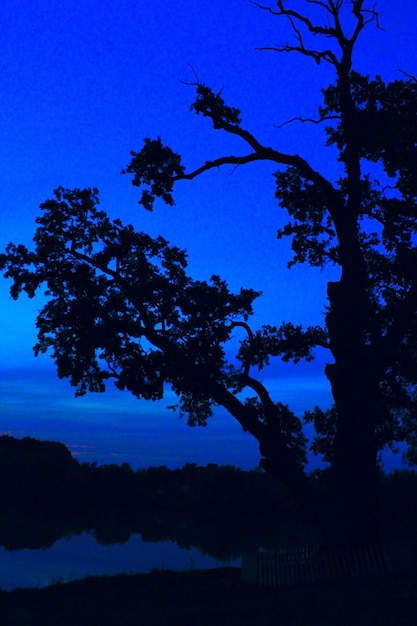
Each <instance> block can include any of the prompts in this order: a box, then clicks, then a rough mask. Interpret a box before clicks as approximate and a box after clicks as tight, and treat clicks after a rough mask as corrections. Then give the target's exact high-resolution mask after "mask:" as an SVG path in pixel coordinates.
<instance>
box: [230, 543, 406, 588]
mask: <svg viewBox="0 0 417 626" xmlns="http://www.w3.org/2000/svg"><path fill="white" fill-rule="evenodd" d="M416 568H417V549H416V545H415V544H410V543H396V544H386V545H382V544H381V545H379V544H378V545H371V546H355V547H339V548H334V547H330V546H297V547H283V548H279V549H277V550H275V551H274V552H256V553H249V554H243V558H242V576H243V580H244V581H245V582H247V583H251V584H255V585H258V586H261V587H291V586H294V585H303V584H310V583H316V582H339V581H347V580H366V579H373V578H384V577H386V576H389V575H393V574H397V573H401V572H405V571H411V570H413V569H416Z"/></svg>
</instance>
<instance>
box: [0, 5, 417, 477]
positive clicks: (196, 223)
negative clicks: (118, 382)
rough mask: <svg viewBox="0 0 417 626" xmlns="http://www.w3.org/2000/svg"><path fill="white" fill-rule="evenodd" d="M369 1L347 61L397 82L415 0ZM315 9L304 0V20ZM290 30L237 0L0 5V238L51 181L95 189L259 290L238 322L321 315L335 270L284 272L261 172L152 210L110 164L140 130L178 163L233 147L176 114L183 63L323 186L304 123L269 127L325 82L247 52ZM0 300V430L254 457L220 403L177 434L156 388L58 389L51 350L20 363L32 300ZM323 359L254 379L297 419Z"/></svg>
mask: <svg viewBox="0 0 417 626" xmlns="http://www.w3.org/2000/svg"><path fill="white" fill-rule="evenodd" d="M304 4H305V3H304V2H302V1H301V0H300V1H299V2H296V1H294V2H293V3H292V5H291V6H293V7H294V8H295V9H297V8H300V9H302V8H303V5H304ZM345 4H346V6H348V4H349V3H348V2H346V3H345ZM271 6H273V3H271ZM377 8H378V10H379V16H380V24H381V26H382V27H383V28H384V29H385V30H378V29H376V28H375V27H374V25H370V26H368V27H367V29H366V30H365V31H364V32H363V34H362V37H361V39H360V40H359V42H358V45H357V47H356V50H355V56H354V62H355V68H356V69H357V70H358V71H360V72H363V73H369V74H370V75H371V76H373V75H375V74H376V73H379V74H380V75H382V77H383V79H384V80H387V81H389V80H393V79H395V78H401V74H400V73H399V71H398V70H399V69H401V70H404V71H405V72H409V73H412V74H416V68H415V52H416V44H415V42H416V35H417V32H416V31H417V26H416V25H417V3H416V2H415V1H414V0H400V1H399V2H396V3H395V4H393V3H392V2H390V1H389V0H379V2H378V3H377ZM312 9H313V10H312ZM317 9H318V7H314V6H313V5H309V11H310V10H312V11H311V14H312V15H314V14H316V13H317ZM291 37H292V34H291V31H290V29H289V26H288V23H287V22H286V20H284V19H282V18H277V17H275V18H274V17H273V16H271V15H269V14H268V13H267V12H265V11H261V10H259V9H258V8H256V7H255V6H254V5H253V4H251V3H250V2H248V1H247V0H228V2H223V1H222V0H212V1H211V2H210V3H206V2H204V3H203V2H195V1H192V0H179V1H176V2H174V1H172V0H164V1H163V2H162V1H160V0H155V1H153V2H145V1H144V0H142V1H134V0H117V1H115V0H107V1H106V0H100V1H98V0H80V2H76V3H75V2H74V3H68V2H64V1H63V0H48V1H46V0H38V1H37V2H36V1H31V2H29V1H28V0H26V1H25V0H2V3H1V5H0V43H1V55H0V66H1V67H0V90H1V91H0V93H1V101H0V116H1V120H0V154H1V168H2V185H1V186H0V248H1V249H3V248H4V247H5V245H6V244H7V243H8V242H9V241H15V242H21V243H25V244H26V245H30V243H31V238H32V236H33V234H34V229H35V224H34V220H35V218H36V216H37V215H38V214H39V208H38V207H39V204H40V203H41V202H42V201H44V200H45V199H47V198H49V197H51V195H52V190H53V189H54V188H56V187H57V186H58V185H63V186H64V187H81V188H82V187H85V186H95V187H98V188H99V190H100V197H101V202H102V207H103V208H104V209H105V210H107V211H108V213H109V214H110V215H111V216H112V217H116V216H117V217H121V218H122V219H123V220H124V221H126V222H127V221H128V222H131V223H133V224H134V225H135V227H137V229H139V230H144V231H147V232H149V233H151V234H154V235H157V234H162V235H164V236H165V237H166V238H167V239H168V240H170V241H171V242H172V243H174V244H176V245H178V246H180V247H184V248H186V249H187V250H188V253H189V261H190V272H191V274H192V275H193V276H194V277H196V278H208V277H209V276H210V275H211V274H212V273H218V274H220V275H221V276H222V277H223V278H225V279H226V280H227V281H228V283H229V286H230V287H231V288H233V289H238V288H239V287H240V286H245V287H253V288H254V289H258V290H262V291H263V296H262V297H261V298H260V299H259V301H258V303H257V305H256V310H255V316H254V319H253V322H252V324H253V326H254V328H256V327H258V326H259V325H261V324H263V323H272V324H280V323H281V321H283V320H291V321H293V322H294V323H303V324H320V323H321V322H322V321H323V314H324V307H325V288H326V281H327V280H328V279H329V278H330V277H332V276H337V273H335V271H334V270H332V269H331V268H330V269H329V270H327V271H325V272H320V271H318V270H313V269H311V268H307V267H297V268H294V269H293V270H291V271H288V270H287V262H288V260H289V259H290V251H289V242H283V241H279V242H278V241H277V240H276V231H277V228H279V227H280V226H282V225H283V224H284V223H285V222H286V217H285V213H284V212H283V211H280V210H279V208H278V207H277V204H276V202H275V201H274V181H273V177H272V176H271V174H272V172H273V171H274V170H275V169H276V168H275V167H274V166H273V165H271V164H268V163H260V164H253V165H250V166H246V167H244V168H240V169H237V170H236V171H233V170H232V169H231V168H225V169H223V170H220V171H212V172H209V173H206V174H205V175H204V176H201V177H200V178H199V179H197V180H194V181H191V182H186V181H184V182H182V183H181V184H178V185H177V188H176V190H175V197H176V202H177V206H176V207H174V208H170V207H165V206H164V205H162V204H161V205H157V207H156V210H155V212H154V213H152V214H148V213H146V212H145V211H144V210H143V209H142V208H141V207H139V206H138V204H137V200H138V198H139V194H138V190H137V189H134V188H133V187H132V186H131V185H130V180H129V178H128V177H126V176H121V175H120V171H121V169H123V168H124V167H125V166H126V165H127V163H128V161H129V158H130V157H129V151H130V150H139V149H140V147H141V145H142V140H143V138H144V137H152V138H154V137H156V136H158V135H160V136H161V138H162V140H163V142H164V143H167V144H169V145H170V146H171V147H172V148H173V149H174V150H176V151H178V152H180V153H181V154H182V156H183V161H184V163H185V165H186V166H187V168H188V169H192V168H193V167H197V166H199V165H201V163H202V162H204V161H205V160H206V159H211V158H215V157H217V156H221V155H225V154H232V153H234V154H245V153H247V152H249V149H247V148H246V146H245V145H244V144H242V142H240V141H238V139H237V138H235V137H228V136H227V135H225V134H223V133H221V132H214V131H213V130H212V128H211V126H210V124H209V122H208V121H207V120H204V119H202V118H199V117H196V116H195V115H193V114H192V113H191V112H190V110H189V107H190V104H191V103H192V102H193V100H194V91H193V88H192V87H189V86H186V85H184V82H187V81H188V82H192V81H193V80H194V75H193V71H192V69H191V66H192V67H193V68H194V70H195V72H197V74H198V77H199V79H200V81H202V82H205V83H207V84H208V85H210V86H211V87H212V88H213V89H214V90H219V89H221V88H222V87H223V88H224V91H223V95H224V98H225V100H226V102H227V103H228V104H229V105H231V106H237V107H239V108H240V109H241V111H242V118H243V126H244V127H245V128H247V129H248V130H250V131H251V132H253V133H254V134H255V135H256V136H257V138H258V139H259V140H260V141H261V142H262V143H264V144H265V145H272V146H274V147H275V148H277V149H279V150H282V151H287V152H290V153H293V154H295V153H299V154H301V155H302V156H304V157H305V158H307V159H308V160H309V161H310V163H311V165H312V166H313V167H315V168H317V169H319V170H320V171H321V172H322V173H323V174H325V175H326V176H328V177H329V178H331V179H332V180H335V179H336V178H337V176H338V174H339V173H340V169H339V167H340V166H338V165H337V163H335V159H334V157H335V153H334V152H333V150H331V149H330V150H329V149H324V143H325V137H324V132H323V129H322V128H321V127H317V126H316V125H314V124H300V123H298V122H294V123H292V124H289V125H287V126H284V127H283V128H277V126H278V125H279V124H281V123H283V122H285V121H286V120H288V119H290V118H292V117H294V116H302V117H316V111H317V106H318V104H320V102H321V93H320V89H321V88H322V87H325V86H327V85H328V84H329V83H330V82H333V80H334V74H333V72H332V68H331V67H330V66H328V65H326V64H321V65H320V66H317V65H316V64H315V63H314V62H313V61H312V60H309V59H306V58H302V57H299V56H297V55H295V54H291V55H280V54H277V53H274V52H265V51H256V50H255V48H256V47H257V46H258V47H259V46H268V45H278V44H282V43H286V42H287V41H291ZM315 43H316V44H317V42H315ZM0 298H1V309H0V328H1V334H0V431H1V432H2V433H6V432H7V433H10V434H12V435H15V436H24V435H30V436H35V437H39V438H43V439H55V440H60V441H63V442H64V443H66V444H67V445H69V447H70V448H71V450H72V451H73V452H74V453H75V454H78V455H79V458H80V460H88V461H91V460H94V459H97V461H98V462H99V463H104V462H123V461H127V462H129V463H131V464H132V466H133V467H143V466H148V465H154V464H166V465H168V466H171V467H174V466H177V465H182V464H183V463H185V462H187V461H195V462H198V463H206V462H218V463H233V464H235V465H237V466H240V467H244V468H252V467H255V466H256V464H257V462H258V451H257V446H256V442H255V441H253V440H252V439H251V438H250V437H249V436H248V435H245V434H244V433H242V432H241V430H240V427H239V426H238V424H235V423H234V421H233V419H232V418H229V417H227V415H226V414H225V413H224V412H222V411H221V410H219V411H217V412H216V415H215V417H214V418H213V420H212V421H211V423H210V424H209V426H208V427H207V428H206V429H189V428H187V427H186V425H185V423H184V422H183V421H181V420H179V419H178V418H177V417H176V416H175V415H174V414H172V413H171V412H168V411H167V410H166V406H167V405H168V404H170V403H172V398H169V397H168V398H167V399H166V400H164V401H163V402H161V403H157V404H149V403H144V402H138V401H136V400H134V399H133V398H131V397H129V396H127V395H123V394H120V393H119V392H116V391H115V390H114V389H112V388H110V389H109V392H108V393H106V394H105V395H99V396H89V397H86V398H82V399H74V395H73V389H71V387H70V386H69V384H68V382H66V381H59V380H57V378H56V375H55V372H54V369H53V366H52V363H51V362H50V359H48V357H45V356H44V357H40V358H38V359H35V357H34V356H33V352H32V346H33V344H34V343H35V341H36V330H35V318H36V314H37V312H38V311H39V309H40V308H41V306H42V297H39V298H36V299H34V300H31V301H29V300H28V299H26V298H24V297H23V298H21V299H20V300H19V301H18V302H17V303H16V302H13V301H12V300H11V298H10V296H9V294H8V284H7V282H6V281H5V280H4V279H3V278H1V279H0ZM326 358H327V357H326V355H324V354H320V355H319V360H318V361H317V362H315V363H313V364H310V365H302V366H300V367H298V368H294V367H293V366H288V365H286V366H285V365H283V364H281V363H276V364H274V365H273V367H272V368H271V370H270V371H264V372H262V374H261V378H262V380H264V381H266V382H267V383H268V386H269V388H270V389H271V390H272V394H273V397H274V398H275V399H276V400H281V401H283V402H287V403H289V405H290V407H291V408H292V409H293V410H294V411H295V412H297V413H302V412H303V411H304V410H305V409H307V408H312V407H313V406H314V405H315V404H320V405H321V406H322V407H323V408H325V407H326V406H328V405H329V404H330V402H331V397H330V392H329V388H328V385H327V381H326V379H325V378H324V375H323V364H324V363H325V361H326ZM396 462H397V463H398V459H397V461H396Z"/></svg>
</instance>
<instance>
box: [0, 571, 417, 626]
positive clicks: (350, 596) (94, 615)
mask: <svg viewBox="0 0 417 626" xmlns="http://www.w3.org/2000/svg"><path fill="white" fill-rule="evenodd" d="M0 624H1V626H15V625H16V626H17V625H19V626H20V625H22V626H38V625H39V626H41V625H42V626H48V625H52V624H53V625H54V626H55V625H57V624H59V625H60V626H66V625H69V624H71V626H84V625H85V626H110V625H111V626H113V625H114V626H116V625H117V626H133V625H134V626H171V625H172V626H174V625H175V626H178V625H181V626H206V625H210V626H211V625H213V626H214V625H215V626H223V625H224V626H235V625H236V626H249V625H251V626H264V625H266V624H268V626H270V625H272V624H276V625H279V626H292V625H294V626H310V625H311V626H406V625H407V626H408V625H409V626H416V624H417V576H413V577H407V578H405V577H404V578H402V579H396V580H384V581H379V582H366V583H350V584H344V585H337V586H336V585H321V586H314V587H313V586H312V587H308V588H304V589H291V590H285V591H284V590H266V589H257V588H255V587H252V586H247V585H245V584H244V583H242V581H241V571H240V569H229V568H221V569H214V570H208V571H198V570H197V571H189V572H180V573H178V572H170V571H157V572H152V573H150V574H138V575H123V576H112V577H108V578H107V577H104V578H102V577H100V578H99V577H91V578H87V579H84V580H82V581H75V582H71V583H66V584H55V585H51V586H50V587H47V588H46V589H30V590H16V591H12V592H8V593H6V592H0Z"/></svg>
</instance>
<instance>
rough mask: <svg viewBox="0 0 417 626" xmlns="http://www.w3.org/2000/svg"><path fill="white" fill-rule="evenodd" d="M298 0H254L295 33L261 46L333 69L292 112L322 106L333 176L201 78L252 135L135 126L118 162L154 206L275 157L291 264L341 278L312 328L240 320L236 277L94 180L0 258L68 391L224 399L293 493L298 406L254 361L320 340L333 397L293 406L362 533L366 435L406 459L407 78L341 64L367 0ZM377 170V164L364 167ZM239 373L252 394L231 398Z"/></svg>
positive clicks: (413, 126) (416, 285)
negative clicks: (205, 136)
mask: <svg viewBox="0 0 417 626" xmlns="http://www.w3.org/2000/svg"><path fill="white" fill-rule="evenodd" d="M254 4H257V3H254ZM310 4H313V5H317V6H316V8H317V7H319V9H320V10H321V11H322V12H323V15H324V19H323V22H322V23H323V24H325V25H324V26H323V25H320V24H316V23H314V22H313V21H312V19H310V18H309V17H308V15H307V14H308V9H309V5H310ZM305 5H306V12H307V14H304V13H299V12H297V11H295V10H292V9H290V8H287V3H286V2H284V1H283V0H282V1H278V2H277V3H276V8H275V9H272V8H270V7H266V6H262V5H259V4H257V6H258V7H260V8H261V9H262V10H265V11H269V12H270V13H271V14H272V16H273V18H277V19H280V18H286V19H288V21H289V25H290V28H291V29H292V32H293V34H294V35H295V40H294V41H295V43H294V44H293V45H289V44H286V45H283V46H282V47H276V48H273V50H274V51H276V52H278V53H287V52H288V53H289V52H297V53H299V54H302V55H304V56H306V57H309V58H312V59H313V60H314V61H316V63H317V64H320V63H322V62H323V63H328V64H330V65H331V66H333V68H334V70H335V74H336V76H335V83H334V84H333V85H331V86H330V87H328V88H326V89H324V90H323V97H324V102H323V105H322V106H321V107H320V108H319V112H318V119H317V120H300V119H299V118H294V119H299V121H300V122H303V123H308V122H309V121H310V122H312V121H314V122H317V123H323V124H324V129H325V132H326V134H327V143H328V145H329V146H335V147H336V148H337V150H338V155H339V156H338V159H339V161H340V162H342V163H343V165H344V175H343V176H342V177H341V178H340V180H338V181H331V180H328V179H327V178H325V177H324V176H323V175H322V174H321V173H320V172H318V171H316V170H314V169H313V168H312V167H311V165H310V164H309V163H308V162H307V161H306V160H305V159H303V158H302V157H301V156H299V155H293V154H287V153H283V152H281V151H279V150H276V149H273V148H271V147H267V146H264V145H262V144H261V143H260V142H259V141H258V140H257V139H256V138H255V137H254V136H253V134H252V133H250V132H249V131H248V130H246V129H245V128H244V127H243V126H242V124H241V117H240V111H239V110H238V109H236V108H232V107H229V106H227V105H226V104H225V102H224V100H223V97H222V94H221V93H215V92H213V91H212V90H211V89H210V88H209V87H207V86H206V85H204V84H201V83H200V82H199V80H198V79H196V82H195V88H196V92H197V98H196V100H195V102H194V104H193V105H192V109H193V110H194V111H195V113H196V114H201V115H203V116H205V117H208V118H209V119H211V121H212V123H213V127H214V129H215V130H223V131H225V132H226V133H229V134H232V135H235V136H237V137H239V138H240V139H241V140H242V142H243V143H244V144H246V146H248V147H249V149H250V151H249V153H248V154H247V155H245V156H223V157H219V158H217V159H215V160H213V161H207V162H205V163H204V164H203V165H202V166H201V167H199V168H197V169H195V170H194V171H191V172H188V171H187V170H186V168H185V167H184V166H183V165H182V163H181V158H180V156H179V155H178V154H176V153H175V152H174V151H173V150H172V149H171V148H170V147H168V146H164V145H163V143H162V141H161V140H160V139H156V140H151V139H146V140H145V142H144V145H143V148H142V149H141V150H140V151H139V152H133V153H132V159H131V162H130V164H129V165H128V167H127V168H126V170H125V172H126V173H128V174H131V175H133V184H134V185H135V186H139V187H141V188H142V196H141V200H140V203H141V204H142V205H143V206H144V207H145V208H146V209H148V210H152V208H153V205H154V201H155V199H156V198H162V199H163V201H164V202H165V203H167V204H168V205H173V204H174V198H173V189H174V185H175V182H176V181H178V180H184V179H187V180H191V179H193V178H195V177H197V176H200V175H202V174H203V173H204V172H205V171H207V170H210V169H212V168H217V167H219V166H224V165H234V166H236V165H245V164H248V163H251V162H254V161H262V160H267V161H271V162H274V163H276V164H277V165H278V166H279V169H278V171H277V172H276V173H275V179H276V199H277V200H278V202H279V205H280V207H282V209H284V210H286V211H287V212H288V214H289V216H290V221H289V222H288V224H287V225H286V226H285V227H284V228H282V229H281V230H280V231H279V232H278V238H279V239H281V238H282V237H290V238H291V239H292V249H293V252H294V257H293V260H292V261H291V262H290V266H291V265H293V264H295V263H308V264H310V265H312V266H319V267H322V266H324V265H325V264H326V263H332V264H334V265H336V266H338V267H339V268H340V279H339V280H338V281H336V282H329V284H328V308H327V314H326V317H325V325H324V327H323V328H320V327H308V328H306V329H303V328H301V327H298V326H294V325H293V324H291V323H285V324H282V325H281V326H280V327H275V326H265V327H263V328H262V329H261V330H259V331H257V332H254V331H253V330H252V329H251V327H250V325H249V322H248V320H249V317H250V315H251V312H252V303H253V301H254V299H255V298H256V296H257V295H258V294H257V293H255V292H254V291H252V290H245V289H242V290H241V291H240V293H238V294H232V293H231V292H230V291H229V290H228V288H227V285H226V284H225V283H224V281H222V280H221V279H220V278H219V277H217V276H213V277H212V278H211V280H210V281H209V282H204V281H203V282H202V281H194V280H192V279H191V278H190V277H189V276H188V275H187V274H186V255H185V253H184V252H183V251H181V250H179V249H178V248H175V247H172V246H170V245H169V244H168V242H166V241H165V240H164V239H163V238H161V237H159V238H157V239H152V238H151V237H149V236H148V235H146V234H143V233H136V232H135V231H134V230H133V228H132V227H131V226H123V225H122V223H121V222H120V221H118V220H115V221H114V222H111V221H110V220H109V219H108V217H107V216H106V214H105V213H104V212H103V211H100V210H98V208H97V204H98V198H97V191H96V190H73V191H68V190H64V189H62V188H60V189H58V190H57V191H56V192H55V198H54V199H52V200H49V201H47V202H45V203H44V204H43V205H42V207H41V208H42V209H43V215H42V217H40V218H38V220H37V222H38V224H39V227H38V230H37V232H36V235H35V244H36V248H35V250H34V251H33V252H29V251H28V250H27V249H26V248H24V247H23V246H16V245H14V244H10V245H9V246H8V248H7V251H6V254H4V255H2V257H1V266H2V267H3V269H4V270H5V275H6V276H7V277H10V278H12V279H13V285H12V288H11V293H12V296H13V297H14V298H17V297H18V296H19V294H20V292H21V291H22V290H23V291H26V292H27V293H28V294H29V296H33V295H34V294H35V291H36V290H37V289H38V287H40V286H41V285H42V284H46V286H47V292H46V293H47V296H48V302H47V304H46V305H45V306H44V308H43V310H42V311H41V313H40V314H39V316H38V321H37V326H38V329H39V341H38V344H37V345H36V346H35V352H36V354H38V353H39V352H46V351H47V350H49V349H51V350H52V356H53V358H54V359H55V362H56V364H57V368H58V374H59V376H61V377H68V378H70V381H71V383H72V384H73V385H75V386H76V388H77V393H79V394H82V393H85V392H86V391H103V390H104V387H105V382H106V380H107V379H111V378H113V379H114V381H115V384H116V386H117V387H118V388H120V389H128V390H129V391H130V392H132V393H133V394H134V395H135V396H137V397H144V398H147V399H157V398H161V397H162V394H163V388H164V385H165V384H169V385H170V386H171V387H172V389H173V390H174V392H175V393H176V394H177V396H178V398H179V409H180V411H182V412H183V413H186V414H187V415H188V419H189V423H190V424H202V423H205V421H206V419H207V418H208V417H209V415H210V414H211V410H212V407H213V406H214V405H222V406H224V407H225V408H226V409H227V410H228V411H229V413H230V414H231V415H232V416H233V417H235V418H236V419H237V420H238V421H239V423H240V424H241V425H242V427H243V428H244V429H245V430H247V431H249V432H250V433H251V434H252V435H253V436H254V437H255V438H256V439H257V440H258V441H259V444H260V453H261V457H262V460H261V465H262V466H263V467H264V468H265V469H266V470H268V471H270V472H271V473H273V474H274V475H275V476H277V477H279V478H280V479H281V480H282V481H284V482H285V483H286V484H287V485H289V486H290V487H291V488H292V489H293V490H295V491H296V492H297V493H298V494H305V492H306V490H307V484H308V483H307V480H306V476H305V472H304V465H305V451H306V441H305V438H304V435H303V433H302V422H301V420H300V419H299V418H297V417H296V416H295V415H293V414H292V413H291V412H290V411H289V409H288V407H286V406H284V405H282V404H280V403H276V402H274V401H273V400H272V399H271V397H270V395H269V393H268V391H267V389H266V388H265V386H264V385H262V384H261V383H260V382H259V381H258V380H257V379H256V378H255V377H254V376H253V375H252V372H251V368H254V367H259V368H262V367H264V366H265V365H267V364H268V359H269V358H270V357H271V356H279V357H281V358H282V359H283V360H287V361H294V362H297V361H299V360H300V359H311V358H313V356H314V354H313V351H314V349H315V348H316V347H317V346H322V347H325V348H327V349H328V350H329V361H332V362H330V363H329V364H328V365H327V366H326V370H325V372H326V376H327V378H328V380H329V382H330V385H331V389H332V393H333V397H334V407H333V408H332V409H331V410H330V411H327V412H323V411H321V410H320V409H319V408H317V407H316V408H315V409H314V410H313V411H312V412H309V413H308V414H307V416H306V417H307V419H308V420H310V421H313V422H314V424H315V427H316V432H317V435H318V437H317V439H316V441H315V442H314V443H313V446H314V448H315V449H316V450H317V451H321V452H324V453H325V455H326V458H327V459H328V460H329V461H330V462H331V473H330V477H331V481H330V485H331V490H332V491H331V493H332V498H333V500H332V502H333V510H334V511H335V515H336V519H337V523H338V524H339V526H340V528H341V532H342V534H343V538H344V540H346V541H369V540H371V539H374V538H375V537H376V532H377V525H376V513H377V494H378V471H377V452H378V450H379V449H381V448H382V447H383V446H385V445H387V444H389V445H393V444H394V443H396V442H401V441H403V442H407V443H408V444H409V447H408V458H409V461H410V462H414V461H415V460H416V458H417V453H416V442H417V429H416V420H415V415H416V402H415V400H416V394H415V390H416V383H417V367H416V354H417V352H416V351H417V315H416V313H417V270H416V268H417V263H416V260H417V247H416V245H415V243H416V230H417V220H416V193H417V182H416V181H417V176H416V174H417V171H416V170H417V165H416V164H417V148H416V145H417V142H416V140H417V120H416V102H417V81H416V79H415V78H414V77H412V76H407V75H406V76H404V77H403V80H397V81H394V82H392V83H389V84H384V82H383V81H382V79H381V78H380V77H378V76H377V77H376V78H375V79H372V80H371V79H370V78H369V77H366V76H361V75H359V74H358V73H356V72H355V71H354V70H353V68H352V52H353V49H354V46H355V44H356V42H357V40H358V37H359V36H360V34H361V32H362V31H363V29H364V28H365V27H366V25H367V24H369V23H371V22H373V23H374V24H376V25H377V26H378V16H377V13H376V12H375V11H374V10H373V9H372V8H368V7H367V6H366V2H365V1H364V0H354V1H351V2H344V1H343V0H322V1H321V2H317V1H315V0H314V1H313V0H305ZM345 18H348V23H349V30H350V33H351V34H348V28H347V27H346V28H345V26H344V19H345ZM352 24H353V26H352ZM310 35H311V36H312V39H313V40H314V44H315V45H316V47H314V48H310V47H309V44H308V41H309V36H310ZM320 41H322V42H324V46H323V48H319V47H317V45H318V42H320ZM323 158H325V157H323ZM375 171H379V173H380V181H381V182H378V181H376V180H374V179H373V178H372V177H371V172H372V176H374V172H375ZM236 326H241V327H243V328H244V329H245V332H246V336H247V339H246V340H244V341H242V343H241V347H240V350H239V353H238V354H237V360H238V363H239V362H240V366H239V367H238V366H237V365H236V364H235V363H234V364H232V363H229V362H227V358H226V350H225V346H226V345H227V342H228V341H229V339H230V337H231V333H232V331H233V329H234V328H235V327H236ZM242 391H246V392H247V391H249V393H250V394H252V396H254V397H249V398H247V399H246V400H243V399H242V394H241V393H240V392H242Z"/></svg>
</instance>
